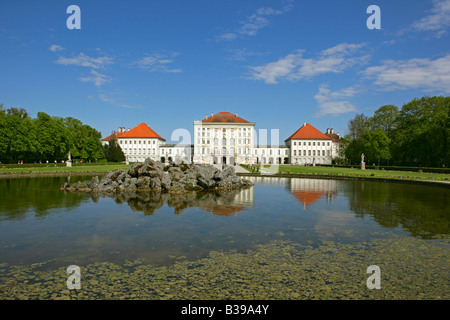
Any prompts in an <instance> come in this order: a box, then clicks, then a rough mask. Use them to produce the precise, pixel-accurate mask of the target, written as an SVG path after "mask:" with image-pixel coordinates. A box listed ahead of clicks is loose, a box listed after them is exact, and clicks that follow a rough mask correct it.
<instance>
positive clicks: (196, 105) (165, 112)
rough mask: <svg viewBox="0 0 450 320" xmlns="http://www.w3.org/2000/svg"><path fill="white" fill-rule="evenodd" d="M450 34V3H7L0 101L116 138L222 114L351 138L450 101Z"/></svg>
mask: <svg viewBox="0 0 450 320" xmlns="http://www.w3.org/2000/svg"><path fill="white" fill-rule="evenodd" d="M72 4H74V5H78V6H79V8H80V9H81V29H79V30H77V29H73V30H69V29H68V28H67V25H66V20H67V19H68V18H69V17H70V14H68V13H66V10H67V7H68V6H69V5H72ZM370 5H377V6H378V7H379V8H380V12H381V29H369V28H368V27H367V25H366V21H367V19H368V18H369V17H370V16H371V14H370V13H367V12H366V10H367V8H368V7H369V6H370ZM449 29H450V0H435V1H433V0H409V1H404V0H390V1H386V0H373V1H364V0H349V1H336V0H317V1H300V0H292V1H288V0H285V1H273V0H272V1H268V0H258V1H250V0H248V1H247V0H227V1H225V0H221V1H218V0H203V1H200V0H172V1H162V0H159V1H150V0H147V1H134V0H128V1H120V0H118V1H100V0H99V1H97V0H96V1H83V0H73V1H61V0H59V1H10V0H2V1H1V2H0V58H1V59H0V70H1V74H2V76H1V77H0V103H3V104H4V105H5V107H6V108H9V107H18V108H25V109H26V110H27V111H28V112H29V113H30V115H31V116H33V117H35V116H36V114H37V112H39V111H43V112H46V113H48V114H50V115H52V116H60V117H68V116H72V117H74V118H77V119H80V120H81V121H83V122H84V123H86V124H88V125H90V126H92V127H94V128H96V129H97V130H99V131H100V132H101V133H102V135H103V136H104V137H105V136H107V135H109V134H110V133H111V132H112V131H113V130H117V128H118V127H119V126H125V127H127V128H132V127H134V126H136V125H137V124H139V123H141V122H146V123H147V124H149V125H150V126H151V127H152V128H153V129H154V130H155V131H156V132H158V133H159V134H160V135H162V136H163V137H164V138H165V139H167V140H170V138H171V134H172V132H173V130H175V129H178V128H185V129H188V130H189V131H191V132H192V129H193V125H192V122H193V121H195V120H200V119H203V118H204V117H205V114H211V113H218V112H221V111H229V112H232V113H238V114H239V116H241V117H243V118H244V119H246V120H248V121H251V122H256V128H257V129H268V130H269V132H270V129H279V130H280V131H279V134H280V140H281V141H280V142H281V143H282V141H284V139H286V138H287V137H288V136H290V135H291V134H292V133H293V132H295V131H296V130H297V129H298V128H299V127H300V126H301V125H302V124H303V122H309V123H311V124H312V125H313V126H315V127H316V128H318V129H319V130H321V131H325V130H326V129H327V128H334V129H335V131H337V132H340V133H341V134H342V135H344V134H346V133H347V123H348V120H349V119H351V118H353V117H354V115H355V114H356V113H362V112H363V113H364V114H366V115H368V116H370V115H372V114H373V112H374V111H375V110H376V109H377V108H379V107H380V106H382V105H386V104H394V105H397V106H398V107H401V106H402V105H403V104H404V103H406V102H409V101H410V100H411V99H413V98H416V97H422V96H424V95H429V96H431V95H448V94H449V92H450V45H449V44H450V38H449V31H450V30H449Z"/></svg>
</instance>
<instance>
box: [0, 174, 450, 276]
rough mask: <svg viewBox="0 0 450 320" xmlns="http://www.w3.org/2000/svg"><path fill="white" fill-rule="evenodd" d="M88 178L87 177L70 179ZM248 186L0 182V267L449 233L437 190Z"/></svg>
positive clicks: (366, 184)
mask: <svg viewBox="0 0 450 320" xmlns="http://www.w3.org/2000/svg"><path fill="white" fill-rule="evenodd" d="M71 179H72V182H73V181H74V180H75V181H76V180H77V179H81V180H82V179H91V177H76V176H73V177H71ZM250 179H252V180H253V182H254V183H255V185H254V186H253V187H251V188H248V189H239V190H232V191H221V192H213V193H197V194H187V195H176V196H170V195H168V194H164V193H163V194H161V193H151V194H148V193H146V194H139V193H134V194H120V195H117V196H114V197H112V196H108V195H99V194H84V193H64V192H62V191H60V190H59V186H60V185H62V184H63V183H64V181H66V178H65V177H45V178H2V179H0V263H7V264H9V265H27V264H32V263H38V262H43V261H48V263H47V264H46V267H48V268H55V267H60V266H69V265H73V264H75V265H86V264H91V263H95V262H103V261H108V262H112V263H118V264H120V263H122V262H124V261H126V260H134V259H144V260H145V261H146V263H149V264H154V265H160V266H161V265H170V264H172V263H173V262H175V261H178V260H179V259H188V260H189V259H190V260H193V259H199V258H202V257H205V256H207V255H208V254H209V252H211V251H218V250H219V251H222V250H223V251H227V250H237V251H239V252H245V251H246V250H249V249H252V248H253V247H254V246H255V245H259V244H265V243H269V242H271V241H273V240H286V241H293V242H295V243H298V244H301V245H309V246H312V247H315V246H318V245H319V244H320V243H322V242H323V241H328V240H330V241H336V242H339V243H346V244H350V243H352V242H361V241H365V240H370V239H371V238H372V237H379V234H381V233H383V232H385V231H389V232H391V233H394V234H398V235H401V236H405V237H414V238H419V239H432V238H434V237H436V236H438V237H441V236H443V235H444V236H448V235H449V234H450V223H449V222H450V213H449V210H448V208H449V207H450V204H449V190H448V189H446V188H440V187H433V186H422V185H410V184H401V183H384V182H370V181H343V180H342V181H341V180H328V179H300V178H298V179H288V178H269V177H261V178H259V177H258V178H250Z"/></svg>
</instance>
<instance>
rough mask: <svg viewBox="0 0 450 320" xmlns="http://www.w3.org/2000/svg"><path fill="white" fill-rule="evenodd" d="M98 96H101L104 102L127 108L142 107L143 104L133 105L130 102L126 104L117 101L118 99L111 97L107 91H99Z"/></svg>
mask: <svg viewBox="0 0 450 320" xmlns="http://www.w3.org/2000/svg"><path fill="white" fill-rule="evenodd" d="M98 97H99V98H100V100H102V101H103V102H107V103H110V104H113V105H115V106H118V107H121V108H127V109H142V106H140V105H138V106H133V105H130V104H125V103H120V102H117V101H116V99H114V98H111V97H110V96H109V94H108V95H107V94H105V93H99V94H98Z"/></svg>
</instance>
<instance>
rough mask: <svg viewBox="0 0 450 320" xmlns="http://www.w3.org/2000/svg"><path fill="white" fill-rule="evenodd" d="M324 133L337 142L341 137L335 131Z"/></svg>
mask: <svg viewBox="0 0 450 320" xmlns="http://www.w3.org/2000/svg"><path fill="white" fill-rule="evenodd" d="M325 135H326V136H327V137H330V138H331V139H333V141H334V142H338V141H340V140H341V139H342V137H341V136H340V135H338V134H336V133H325Z"/></svg>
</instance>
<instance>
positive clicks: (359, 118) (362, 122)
mask: <svg viewBox="0 0 450 320" xmlns="http://www.w3.org/2000/svg"><path fill="white" fill-rule="evenodd" d="M369 125H370V122H369V118H367V117H366V116H365V115H364V113H361V114H356V115H355V117H354V118H353V119H351V120H350V121H349V122H348V130H349V134H350V136H351V138H352V139H356V140H360V139H361V138H362V135H363V134H364V131H366V130H367V129H369Z"/></svg>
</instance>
